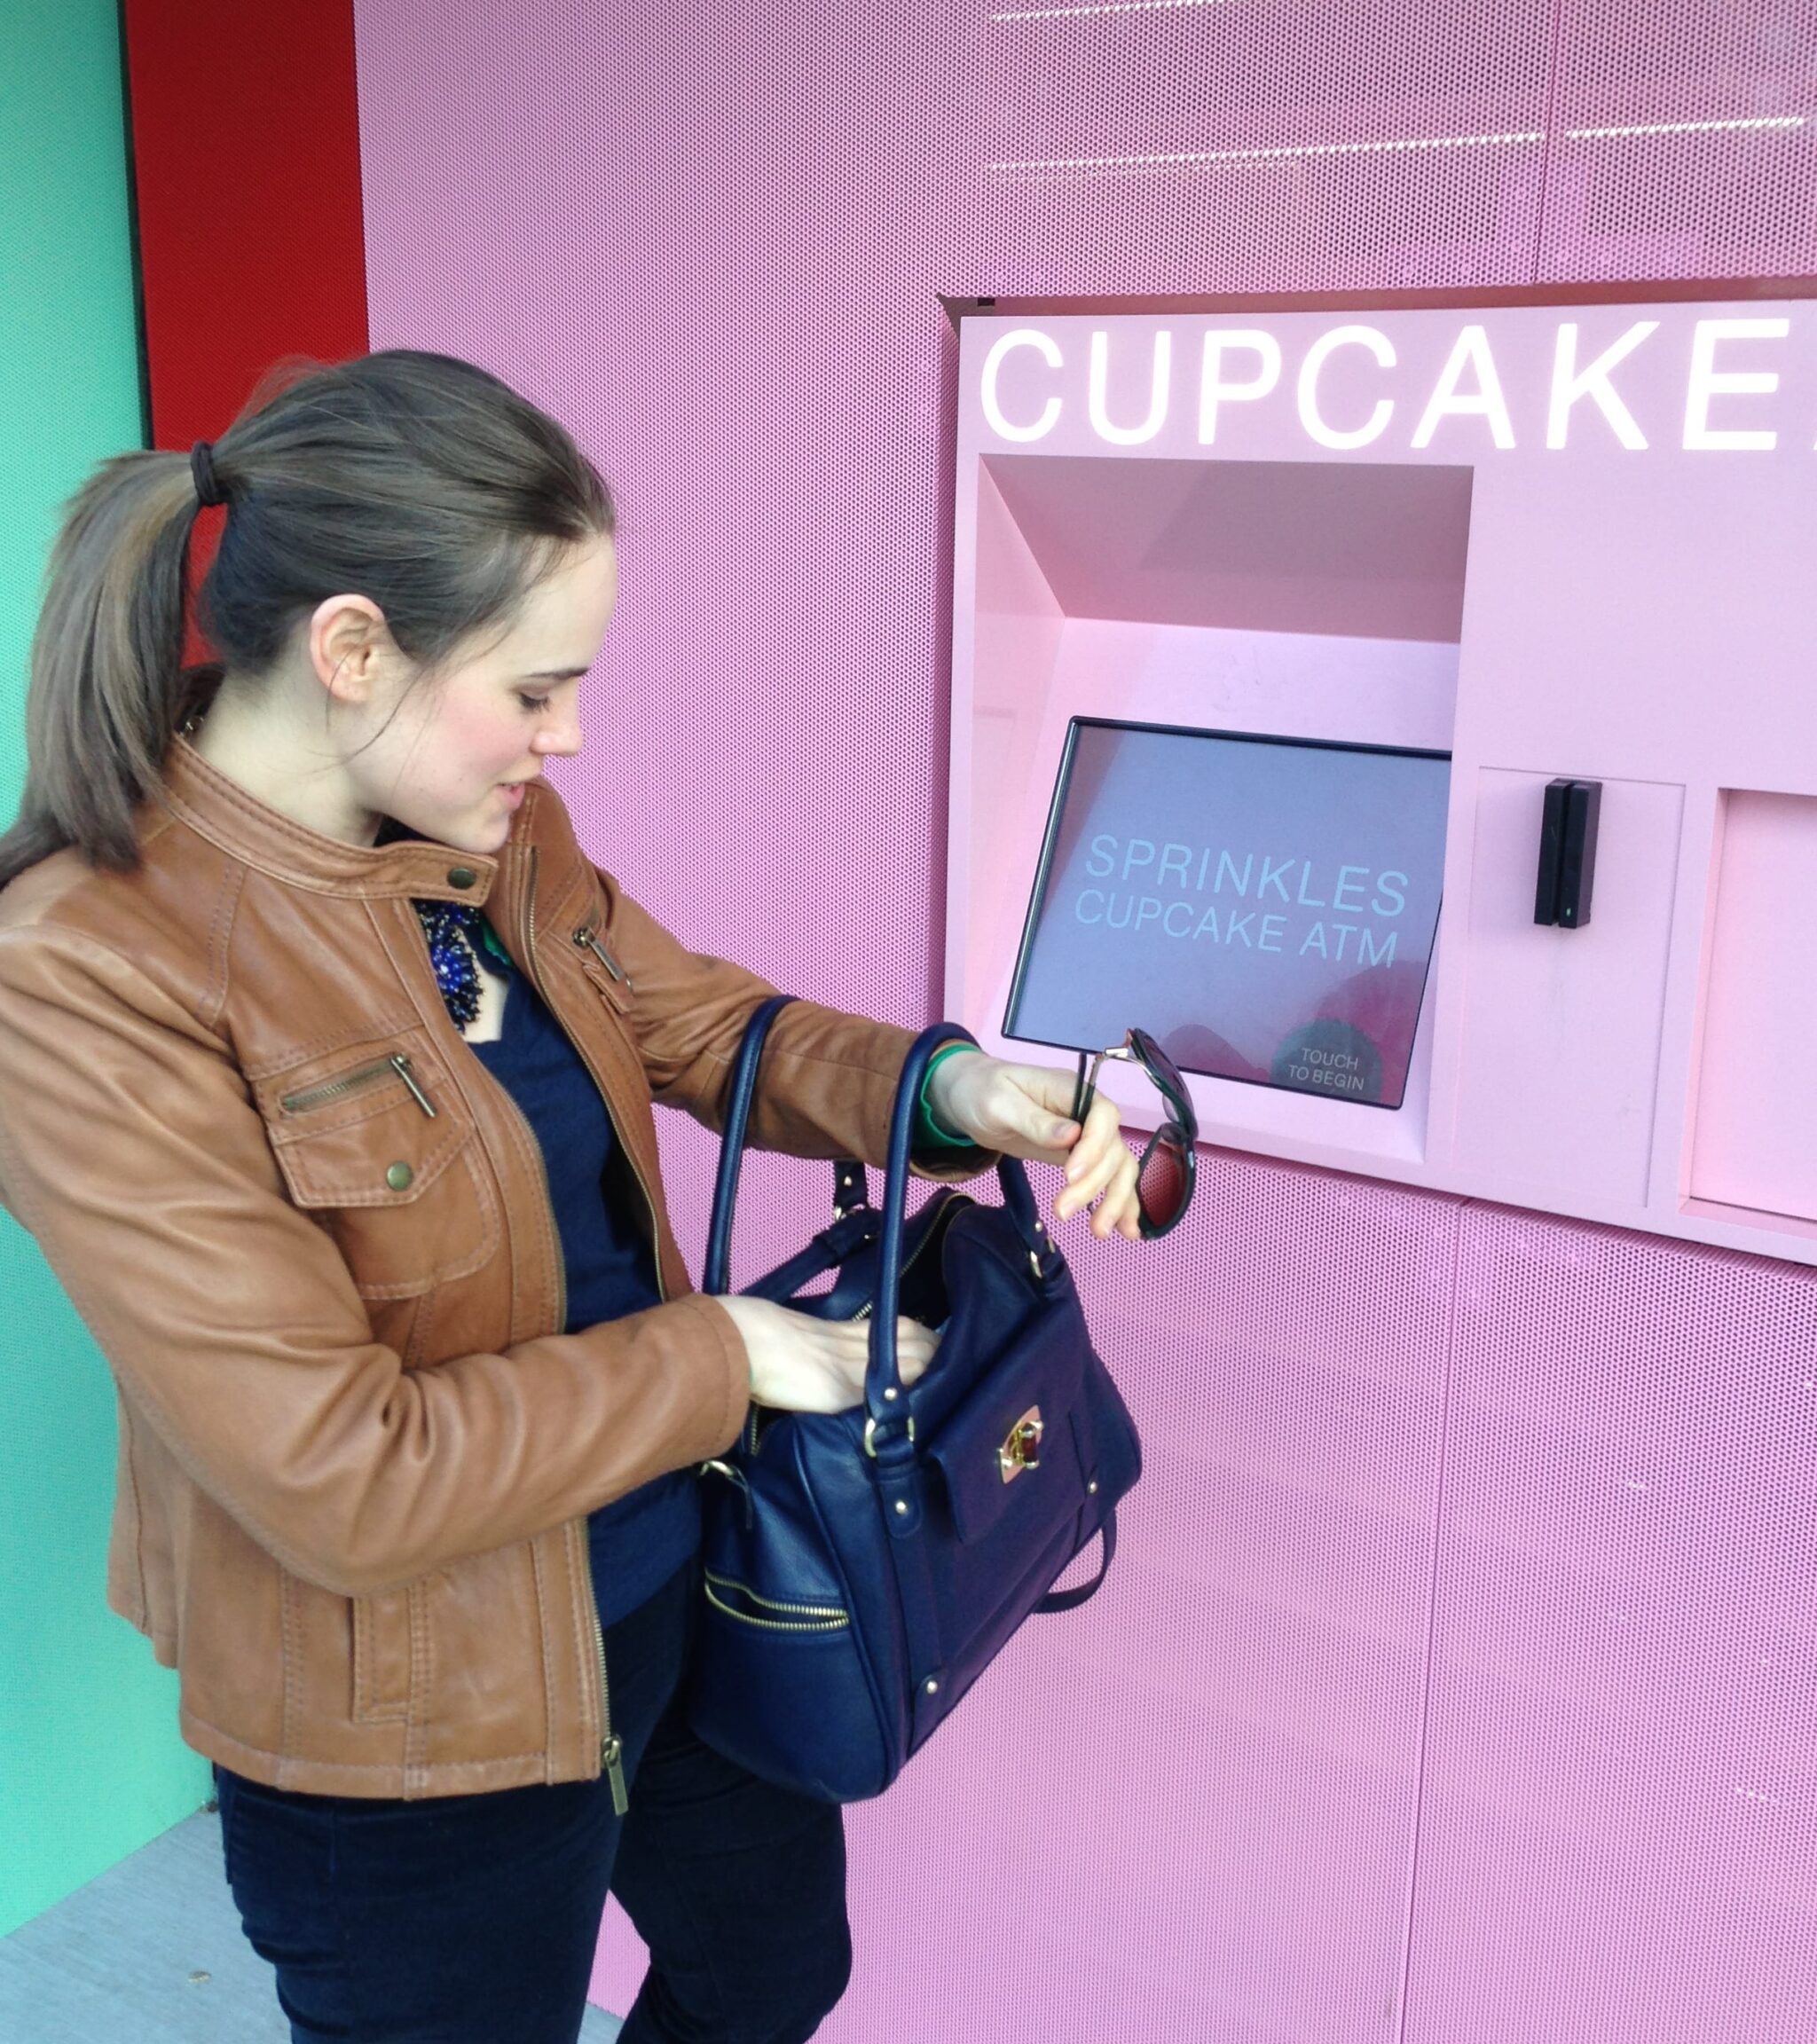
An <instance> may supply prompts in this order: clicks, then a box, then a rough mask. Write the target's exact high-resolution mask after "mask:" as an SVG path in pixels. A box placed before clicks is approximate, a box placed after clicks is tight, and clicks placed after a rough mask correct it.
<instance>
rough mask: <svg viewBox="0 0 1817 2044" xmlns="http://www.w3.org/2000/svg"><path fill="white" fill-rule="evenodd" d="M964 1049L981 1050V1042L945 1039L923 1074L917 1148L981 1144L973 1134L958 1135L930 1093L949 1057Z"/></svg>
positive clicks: (960, 1147)
mask: <svg viewBox="0 0 1817 2044" xmlns="http://www.w3.org/2000/svg"><path fill="white" fill-rule="evenodd" d="M962 1050H972V1051H977V1050H978V1046H977V1044H975V1043H942V1044H941V1045H940V1049H939V1050H936V1051H935V1052H934V1054H933V1056H932V1057H930V1058H929V1059H928V1061H927V1071H926V1073H924V1075H923V1078H922V1081H921V1098H920V1099H919V1101H917V1102H916V1106H917V1108H918V1110H919V1113H918V1116H917V1119H918V1121H919V1124H920V1126H919V1127H918V1128H916V1136H918V1137H919V1138H920V1140H919V1141H918V1142H917V1143H916V1145H915V1146H916V1149H919V1150H975V1149H976V1148H977V1147H978V1145H977V1144H975V1143H974V1142H973V1141H972V1140H971V1136H959V1135H956V1134H955V1133H954V1132H953V1130H952V1129H950V1128H948V1127H947V1126H946V1124H945V1123H944V1122H942V1121H941V1120H940V1116H939V1115H938V1114H936V1113H935V1112H934V1111H933V1108H932V1106H931V1105H929V1102H928V1097H927V1089H928V1087H929V1086H930V1085H931V1084H932V1080H933V1075H934V1072H935V1070H936V1069H937V1068H938V1066H939V1065H940V1064H941V1063H942V1062H943V1061H944V1060H945V1059H947V1058H948V1057H956V1056H957V1055H958V1054H959V1052H961V1051H962ZM982 1055H983V1053H982V1052H979V1056H982Z"/></svg>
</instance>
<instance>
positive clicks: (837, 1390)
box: [717, 1293, 940, 1412]
mask: <svg viewBox="0 0 1817 2044" xmlns="http://www.w3.org/2000/svg"><path fill="white" fill-rule="evenodd" d="M717 1296H718V1299H719V1303H720V1305H721V1306H723V1307H724V1308H725V1309H726V1310H727V1312H728V1313H729V1314H730V1315H731V1316H732V1318H733V1320H734V1322H735V1324H736V1325H737V1329H738V1332H739V1334H740V1335H741V1336H742V1337H743V1341H744V1352H745V1354H746V1355H747V1356H749V1357H750V1358H751V1398H752V1400H753V1401H754V1402H755V1403H757V1404H759V1405H769V1406H773V1407H774V1408H775V1410H777V1411H782V1412H846V1411H850V1410H851V1409H852V1407H853V1406H854V1405H858V1404H861V1403H863V1400H864V1367H865V1363H866V1361H867V1359H868V1357H869V1352H870V1324H869V1321H865V1320H817V1319H815V1318H814V1316H813V1315H812V1314H811V1313H795V1312H791V1310H790V1309H789V1308H788V1307H786V1306H777V1305H774V1304H772V1302H771V1301H769V1300H767V1299H745V1298H742V1297H740V1296H739V1295H738V1294H737V1293H720V1294H717ZM939 1346H940V1336H939V1335H938V1334H936V1333H933V1331H932V1329H931V1328H927V1327H924V1326H923V1325H921V1323H920V1321H918V1320H898V1321H897V1323H896V1356H897V1361H898V1365H899V1367H900V1369H901V1374H902V1381H903V1383H905V1384H912V1383H914V1381H915V1380H916V1378H917V1377H919V1376H920V1375H921V1373H922V1372H923V1371H924V1370H925V1369H926V1368H927V1366H928V1364H930V1363H931V1362H932V1360H933V1352H934V1350H935V1349H936V1348H939Z"/></svg>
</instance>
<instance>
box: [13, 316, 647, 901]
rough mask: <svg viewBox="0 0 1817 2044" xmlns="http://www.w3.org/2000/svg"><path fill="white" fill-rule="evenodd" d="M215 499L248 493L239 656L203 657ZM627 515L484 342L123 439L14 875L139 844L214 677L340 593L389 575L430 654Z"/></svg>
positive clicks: (393, 597)
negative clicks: (180, 741) (188, 621)
mask: <svg viewBox="0 0 1817 2044" xmlns="http://www.w3.org/2000/svg"><path fill="white" fill-rule="evenodd" d="M223 467H225V468H226V470H227V473H226V474H223V473H222V469H223ZM204 502H207V503H208V504H221V505H224V506H225V507H226V516H225V518H224V521H223V523H222V527H221V537H220V544H219V546H218V547H217V548H216V553H215V557H214V560H213V561H212V562H211V563H210V564H209V567H208V574H207V576H206V578H204V580H203V582H202V584H201V588H200V589H199V590H198V591H197V592H196V594H195V609H194V618H195V623H196V625H197V626H198V629H199V631H200V633H201V636H202V638H203V639H204V640H205V641H207V643H208V649H209V650H210V652H211V653H212V654H213V655H214V656H216V658H217V660H218V662H219V669H218V671H217V670H215V669H209V670H206V671H203V672H197V673H195V674H186V673H185V669H184V666H183V651H184V643H185V590H186V587H187V566H186V563H187V559H188V554H189V541H190V534H191V532H192V531H193V528H194V525H195V518H196V512H197V510H198V509H199V508H200V507H201V504H202V503H204ZM616 516H617V514H616V511H615V509H614V507H613V503H612V495H611V491H610V490H608V489H607V487H606V485H605V483H603V482H602V480H601V478H600V475H599V472H598V471H597V470H596V469H595V468H594V466H593V464H592V463H591V462H590V461H589V460H587V459H586V455H585V454H583V453H582V452H581V451H580V449H579V448H578V446H577V445H576V444H575V443H574V440H573V437H572V436H571V435H570V434H569V433H568V432H567V430H566V429H565V428H563V427H562V426H561V425H560V424H558V423H557V422H556V421H555V420H553V419H551V418H550V417H549V416H548V414H547V413H545V412H541V411H539V410H538V408H537V407H536V406H535V405H532V404H531V403H530V402H529V401H528V400H527V399H526V398H523V397H520V396H519V395H518V394H517V393H516V392H515V390H513V389H510V387H509V386H508V385H507V384H505V383H502V382H500V381H499V379H498V378H497V377H496V376H494V375H492V374H490V373H488V372H487V371H486V370H484V369H481V368H478V367H476V366H475V365H474V364H473V363H470V362H461V361H457V360H456V359H455V358H453V357H452V356H447V355H431V354H426V353H421V352H419V351H417V350H412V349H385V350H381V351H380V352H379V353H378V354H376V355H362V356H359V357H358V358H356V359H355V360H353V361H351V362H342V363H336V364H334V365H333V366H329V367H326V368H324V367H321V366H315V365H310V364H302V363H296V364H288V365H284V366H280V368H279V370H278V371H277V372H275V373H273V375H272V376H271V377H270V378H268V379H267V380H266V381H265V382H264V384H263V385H262V386H261V388H260V389H258V390H257V391H256V392H255V393H254V396H253V398H252V400H251V402H250V403H249V404H248V406H247V408H246V409H245V411H243V412H242V413H240V417H239V418H238V419H237V420H235V421H234V422H233V424H232V426H230V427H229V428H228V429H227V430H226V432H225V433H224V434H223V435H222V436H221V438H220V440H219V441H218V442H216V445H215V446H214V448H213V449H212V450H210V449H209V448H208V447H207V446H205V445H199V446H198V447H197V448H196V449H194V450H193V452H192V453H191V454H189V455H187V456H185V455H182V454H167V453H146V452H142V453H137V454H122V455H120V456H119V457H117V458H116V459H115V460H112V461H108V462H105V463H104V464H103V465H102V467H101V468H99V469H98V471H97V472H96V474H95V476H94V477H93V479H92V480H91V481H90V483H88V484H87V486H86V487H85V488H84V489H83V490H82V491H79V492H78V494H77V495H76V497H75V499H74V500H73V502H72V503H71V505H70V507H69V513H68V516H67V518H66V520H65V521H64V525H63V531H62V532H61V533H60V534H59V537H58V539H57V544H56V546H54V547H53V548H52V550H51V567H50V573H49V575H48V577H47V579H46V584H45V594H44V608H43V615H42V616H41V617H40V619H39V622H38V632H37V637H36V639H35V641H33V645H32V672H31V688H30V692H29V695H28V697H27V703H26V784H25V793H24V797H23V798H22V800H21V802H20V813H19V821H18V822H16V823H15V824H14V825H13V826H12V829H10V830H8V831H7V832H6V833H5V835H4V837H0V886H4V885H5V884H6V883H7V882H8V881H9V880H11V879H12V877H14V875H16V874H18V873H20V872H22V871H24V869H26V868H27V867H28V866H30V865H33V864H34V863H35V862H36V861H38V860H40V859H43V858H44V857H45V856H46V855H47V854H49V853H52V852H57V851H60V850H61V849H62V848H63V847H64V846H66V845H74V846H75V848H76V849H77V850H78V851H79V852H81V853H83V856H84V857H85V858H87V859H88V861H90V863H91V864H93V865H97V866H111V867H114V868H129V867H131V866H132V865H134V864H136V863H137V860H138V844H137V830H136V822H137V819H136V817H135V814H134V812H135V811H136V810H137V809H138V808H139V807H140V806H141V805H142V804H143V803H144V802H145V801H146V799H147V798H152V797H154V796H155V795H156V793H157V791H158V789H159V785H160V782H161V777H162V770H163V767H164V764H165V760H166V758H167V756H168V754H169V748H170V742H171V740H172V738H173V737H174V736H175V735H176V734H177V731H178V730H180V729H181V728H182V727H183V725H184V724H185V722H186V721H187V719H189V717H190V716H191V714H192V713H193V711H196V710H198V709H200V708H201V707H203V704H202V701H201V691H203V690H205V689H211V688H213V687H214V686H215V685H216V683H217V682H220V681H221V680H222V677H223V675H224V676H225V678H226V679H225V682H224V684H223V685H225V686H232V687H246V686H248V685H252V684H255V683H257V682H258V681H260V680H263V679H264V677H266V676H268V675H269V674H270V673H271V672H272V670H273V668H274V667H275V666H276V665H277V664H278V663H279V661H280V660H281V659H282V658H283V657H284V656H285V654H286V652H287V649H290V647H291V646H292V645H293V643H294V641H295V633H297V631H298V629H299V628H300V627H301V626H302V625H303V623H304V621H305V620H306V619H307V618H308V617H310V615H311V612H312V611H313V610H314V609H316V607H317V606H318V605H319V604H320V603H321V602H322V601H325V600H326V598H327V597H330V596H334V595H338V594H342V593H344V592H346V591H349V590H353V591H358V593H360V594H364V595H366V596H368V597H370V598H371V599H372V601H374V603H376V604H377V605H378V607H379V609H381V611H382V612H383V613H384V617H385V625H386V628H387V630H388V631H389V633H390V635H391V638H392V640H393V641H395V642H396V644H397V647H398V649H400V650H401V651H402V652H403V654H404V655H405V657H406V658H407V659H409V660H411V661H413V662H414V663H415V664H417V666H418V667H419V668H420V669H421V671H422V672H424V673H429V672H434V671H435V670H436V669H437V666H438V664H441V663H443V662H444V661H445V660H446V659H448V658H449V657H450V656H452V653H453V652H454V650H455V649H456V648H457V647H459V646H460V644H461V643H462V642H463V641H466V640H467V639H468V636H469V635H470V634H472V633H479V632H483V631H487V630H491V629H492V628H493V627H495V626H496V625H498V624H499V623H500V622H501V621H502V620H503V619H505V618H507V617H509V616H510V615H511V614H512V612H513V610H514V609H515V606H516V605H517V604H518V603H519V602H521V601H522V600H523V595H524V594H525V592H526V591H527V590H529V589H530V588H531V587H532V586H534V585H535V583H536V582H537V581H538V580H539V578H541V577H542V576H545V575H547V574H548V573H550V572H552V571H553V570H554V569H555V567H556V566H557V564H558V563H559V562H561V561H562V558H563V557H564V554H565V550H566V549H567V548H569V547H570V546H574V545H576V544H578V542H581V541H584V540H586V539H593V538H595V537H602V536H603V537H610V534H611V532H612V530H613V526H614V524H615V523H616Z"/></svg>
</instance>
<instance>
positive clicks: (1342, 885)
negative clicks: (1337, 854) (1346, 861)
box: [1331, 866, 1369, 916]
mask: <svg viewBox="0 0 1817 2044" xmlns="http://www.w3.org/2000/svg"><path fill="white" fill-rule="evenodd" d="M1368 870H1369V869H1368V868H1367V867H1366V866H1340V867H1339V868H1338V884H1337V885H1336V886H1335V887H1333V889H1332V894H1331V905H1332V907H1333V908H1341V909H1342V910H1343V912H1344V913H1345V915H1346V916H1354V915H1355V914H1356V913H1357V910H1358V909H1359V908H1361V907H1362V906H1363V893H1362V890H1361V888H1360V887H1358V885H1357V883H1356V881H1354V880H1353V879H1351V877H1350V876H1351V874H1353V873H1357V874H1363V873H1367V872H1368ZM1346 894H1354V895H1356V897H1357V899H1356V900H1354V901H1346V900H1344V896H1345V895H1346Z"/></svg>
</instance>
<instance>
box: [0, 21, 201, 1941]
mask: <svg viewBox="0 0 1817 2044" xmlns="http://www.w3.org/2000/svg"><path fill="white" fill-rule="evenodd" d="M141 440H142V429H141V420H140V409H139V373H138V333H137V327H136V322H135V317H134V309H133V287H132V250H131V238H130V224H129V214H128V200H127V165H126V145H125V133H124V121H123V116H122V103H121V63H120V42H119V26H118V21H117V19H116V13H115V7H114V0H56V4H54V5H45V4H43V0H33V4H26V0H0V815H4V817H5V818H6V819H7V820H9V821H10V819H11V818H12V814H13V813H14V810H15V808H16V806H17V801H18V795H19V788H20V779H21V776H22V774H23V769H24V745H23V738H22V729H23V724H22V709H23V703H24V696H25V674H26V660H27V650H28V646H29V643H30V640H31V632H32V625H33V621H34V618H35V613H36V608H37V594H38V587H39V581H40V578H41V577H42V574H43V562H44V556H45V554H46V551H47V549H48V547H49V545H50V541H51V534H52V532H53V531H54V530H55V527H56V521H57V513H58V507H59V505H60V504H61V503H62V502H63V500H64V499H66V498H67V496H68V495H69V493H70V492H71V491H73V490H74V489H75V487H76V485H77V484H78V483H80V482H81V481H82V479H83V476H84V475H85V474H86V473H87V471H88V470H89V468H90V467H91V466H92V465H93V464H94V463H95V462H96V461H97V460H99V459H100V458H101V457H102V456H103V455H106V454H110V453H115V452H119V451H120V450H121V449H122V448H124V447H131V446H137V445H138V444H141ZM0 1056H4V1046H0ZM113 1495H114V1405H113V1391H112V1388H111V1385H110V1383H109V1380H108V1377H107V1372H106V1365H105V1364H103V1363H102V1361H101V1358H100V1356H99V1355H98V1353H97V1351H96V1349H95V1348H94V1345H93V1343H92V1342H90V1340H89V1338H88V1336H87V1334H86V1333H84V1331H83V1327H82V1325H81V1323H80V1322H79V1321H78V1320H77V1319H76V1317H75V1314H74V1313H73V1312H72V1311H71V1310H70V1309H69V1307H68V1305H67V1303H66V1301H65V1300H64V1298H63V1295H62V1293H60V1292H59V1289H58V1287H57V1285H56V1283H55V1281H54V1280H53V1279H52V1278H51V1276H50V1274H49V1272H48V1271H47V1270H45V1268H44V1265H43V1262H42V1260H41V1259H40V1258H39V1256H38V1254H37V1253H36V1250H35V1247H34V1246H33V1245H32V1242H31V1240H30V1238H28V1236H27V1235H26V1234H25V1233H24V1232H23V1231H22V1230H20V1229H19V1228H18V1227H16V1226H15V1225H14V1224H13V1223H12V1222H11V1221H10V1220H8V1219H7V1218H6V1217H5V1216H4V1215H0V1669H4V1678H0V1839H4V1842H5V1843H4V1848H0V1933H4V1931H6V1930H11V1929H12V1927H13V1926H14V1925H16V1924H18V1923H20V1922H23V1921H25V1919H26V1918H28V1917H29V1916H32V1915H34V1914H36V1913H37V1912H38V1911H39V1910H41V1909H43V1908H46V1907H48V1906H49V1905H50V1904H51V1903H52V1902H54V1901H56V1900H58V1899H59V1898H60V1897H62V1896H64V1895H66V1894H67V1893H68V1892H69V1891H70V1890H71V1889H73V1888H75V1887H78V1886H80V1885H81V1883H83V1882H84V1881H87V1880H89V1879H90V1878H91V1877H92V1876H93V1875H96V1874H98V1873H100V1872H101V1871H103V1870H104V1869H105V1868H106V1867H109V1866H111V1865H113V1863H114V1861H115V1860H117V1859H120V1858H122V1856H123V1855H124V1854H126V1853H127V1852H130V1851H133V1850H134V1849H135V1848H136V1847H138V1846H139V1845H141V1844H144V1843H145V1842H146V1840H147V1839H148V1838H151V1837H153V1836H156V1835H157V1833H158V1832H160V1831H161V1830H162V1829H164V1828H166V1827H167V1826H168V1825H170V1824H172V1823H175V1822H176V1821H177V1820H178V1819H179V1818H181V1817H183V1816H184V1815H185V1814H186V1813H187V1812H190V1811H192V1810H193V1809H195V1808H196V1806H197V1805H198V1804H200V1803H201V1800H202V1798H203V1797H204V1796H206V1795H207V1793H208V1770H207V1767H206V1765H205V1764H204V1763H203V1762H202V1761H201V1759H200V1758H198V1757H197V1756H196V1755H194V1754H193V1753H191V1752H190V1751H188V1749H186V1748H185V1747H184V1746H183V1745H182V1744H181V1743H180V1742H179V1741H178V1739H177V1729H176V1726H177V1697H176V1682H175V1678H174V1677H172V1676H171V1675H170V1674H169V1673H168V1672H167V1671H164V1670H162V1669H161V1668H159V1667H157V1666H156V1665H155V1663H153V1659H152V1654H151V1648H150V1647H149V1646H148V1644H147V1643H146V1641H145V1640H144V1639H141V1638H140V1637H139V1636H138V1633H136V1632H134V1631H132V1630H131V1629H130V1627H129V1626H127V1625H126V1624H125V1623H123V1621H122V1620H121V1619H118V1618H116V1617H114V1616H113V1615H112V1614H111V1613H110V1612H109V1611H108V1610H107V1608H106V1603H105V1601H104V1598H103V1579H104V1570H105V1562H106V1536H107V1522H108V1519H109V1516H110V1513H111V1509H112V1503H113Z"/></svg>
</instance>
